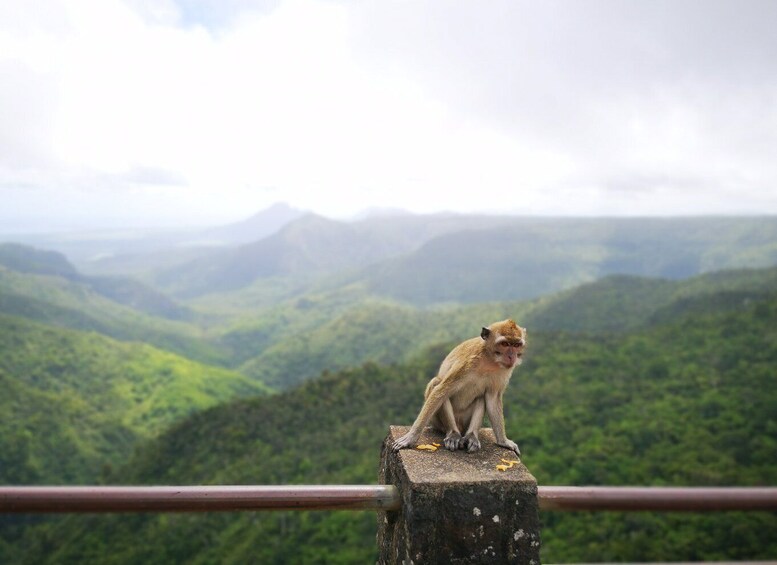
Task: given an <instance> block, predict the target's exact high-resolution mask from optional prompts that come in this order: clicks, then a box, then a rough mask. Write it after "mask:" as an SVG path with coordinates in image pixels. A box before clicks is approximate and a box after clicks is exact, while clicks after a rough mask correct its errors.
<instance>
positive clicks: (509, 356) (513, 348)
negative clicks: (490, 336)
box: [492, 336, 526, 369]
mask: <svg viewBox="0 0 777 565" xmlns="http://www.w3.org/2000/svg"><path fill="white" fill-rule="evenodd" d="M525 346H526V341H525V340H524V339H523V338H522V337H519V338H513V339H509V338H507V337H504V336H502V337H500V338H499V339H497V340H496V342H495V343H494V348H493V349H492V351H493V355H494V361H496V362H497V363H498V364H499V365H501V366H502V367H504V368H505V369H512V368H513V367H516V366H518V365H520V364H521V363H522V362H523V348H524V347H525Z"/></svg>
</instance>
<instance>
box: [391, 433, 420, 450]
mask: <svg viewBox="0 0 777 565" xmlns="http://www.w3.org/2000/svg"><path fill="white" fill-rule="evenodd" d="M415 440H416V438H414V437H413V436H412V435H411V434H409V433H407V434H405V435H403V436H402V437H401V438H399V439H396V440H394V443H392V444H391V449H392V450H394V451H399V450H400V449H407V448H408V447H410V446H411V445H413V444H414V443H415Z"/></svg>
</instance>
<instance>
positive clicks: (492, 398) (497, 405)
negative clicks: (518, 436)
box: [486, 391, 521, 457]
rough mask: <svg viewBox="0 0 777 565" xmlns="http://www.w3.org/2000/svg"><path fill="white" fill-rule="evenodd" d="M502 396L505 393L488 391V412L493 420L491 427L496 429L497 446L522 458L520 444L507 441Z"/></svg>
mask: <svg viewBox="0 0 777 565" xmlns="http://www.w3.org/2000/svg"><path fill="white" fill-rule="evenodd" d="M502 394H503V391H497V392H493V391H486V411H487V412H488V419H489V420H491V427H492V428H494V435H495V436H496V444H497V445H500V446H502V447H506V448H507V449H509V450H511V451H514V452H515V454H516V455H518V456H519V457H520V456H521V450H520V449H518V444H517V443H515V442H514V441H512V440H510V439H507V434H505V418H504V409H503V404H502Z"/></svg>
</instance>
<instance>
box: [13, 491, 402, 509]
mask: <svg viewBox="0 0 777 565" xmlns="http://www.w3.org/2000/svg"><path fill="white" fill-rule="evenodd" d="M399 507H400V499H399V491H398V490H397V488H396V487H395V486H392V485H372V486H355V485H331V486H320V485H316V486H312V485H306V486H302V485H300V486H124V487H117V486H82V487H59V486H46V487H0V513H3V512H12V513H17V512H231V511H239V510H243V511H248V510H398V509H399Z"/></svg>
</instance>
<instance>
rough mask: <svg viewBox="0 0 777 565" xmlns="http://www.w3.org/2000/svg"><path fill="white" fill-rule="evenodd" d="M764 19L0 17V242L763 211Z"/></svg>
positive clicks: (722, 8) (463, 5)
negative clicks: (205, 227) (124, 231)
mask: <svg viewBox="0 0 777 565" xmlns="http://www.w3.org/2000/svg"><path fill="white" fill-rule="evenodd" d="M776 22H777V2H774V1H772V0H764V1H756V0H747V1H715V0H693V1H688V0H666V1H665V0H651V1H650V2H642V1H628V0H617V1H615V0H613V1H610V0H601V1H600V0H585V1H583V0H567V1H552V0H551V1H547V0H543V1H542V2H528V1H519V0H504V1H501V0H489V1H487V2H476V1H470V2H464V1H456V0H439V1H430V0H413V1H410V0H406V1H400V0H398V1H387V0H353V1H348V0H342V1H338V0H326V1H323V0H322V1H319V0H258V1H248V0H3V1H1V2H0V231H6V232H8V231H15V230H27V229H40V228H41V227H48V228H54V229H66V228H67V229H69V228H79V227H90V228H92V227H110V226H153V225H176V224H178V225H181V224H203V223H211V222H222V221H229V220H236V219H240V218H243V217H245V216H248V215H250V214H252V213H253V212H256V211H258V210H260V209H262V208H265V207H267V206H269V205H270V204H272V203H273V202H277V201H285V202H288V203H290V204H292V205H294V206H296V207H299V208H305V209H309V210H313V211H316V212H319V213H322V214H325V215H329V216H333V217H347V216H349V215H352V214H356V213H358V212H359V211H361V210H363V209H365V208H396V207H400V208H405V209H408V210H411V211H415V212H432V211H438V210H451V211H461V212H473V211H488V212H499V213H519V214H543V215H589V216H590V215H645V214H650V215H677V214H758V213H768V214H775V213H777V158H775V156H777V33H775V31H774V25H775V23H776Z"/></svg>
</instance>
